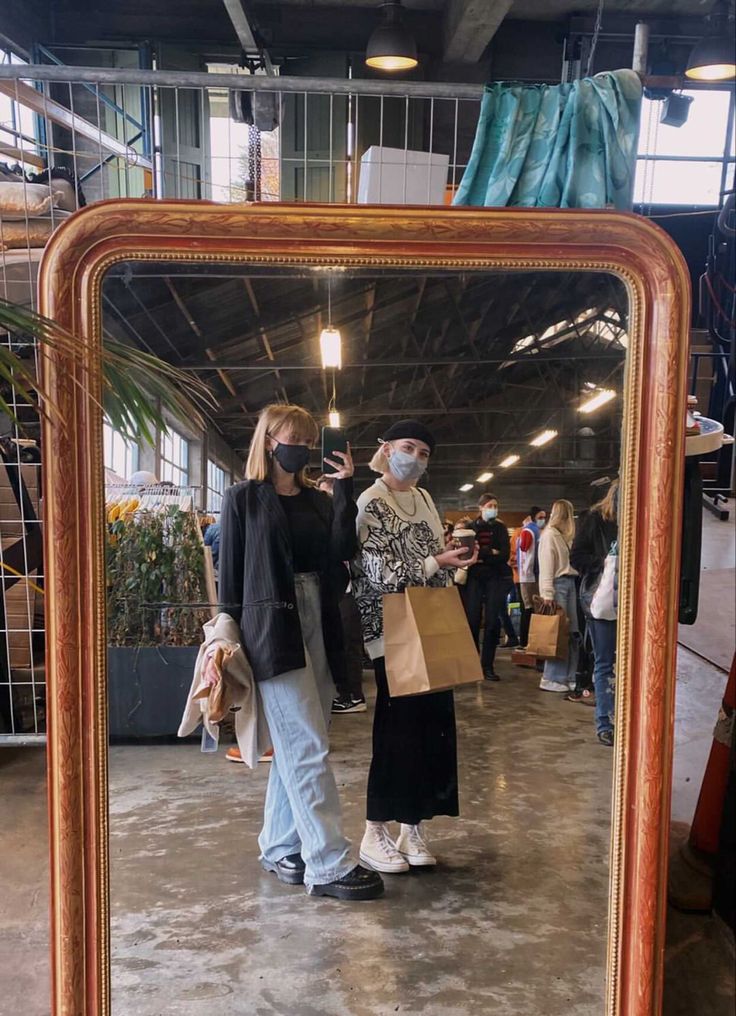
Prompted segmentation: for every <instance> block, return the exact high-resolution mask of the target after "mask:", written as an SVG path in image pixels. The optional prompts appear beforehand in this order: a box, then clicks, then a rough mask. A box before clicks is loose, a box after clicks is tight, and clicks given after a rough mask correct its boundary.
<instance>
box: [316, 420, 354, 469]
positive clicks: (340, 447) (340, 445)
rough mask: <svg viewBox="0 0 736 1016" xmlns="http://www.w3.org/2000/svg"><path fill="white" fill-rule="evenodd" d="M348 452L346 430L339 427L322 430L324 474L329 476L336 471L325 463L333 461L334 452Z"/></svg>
mask: <svg viewBox="0 0 736 1016" xmlns="http://www.w3.org/2000/svg"><path fill="white" fill-rule="evenodd" d="M347 450H348V438H347V434H346V433H345V431H344V430H342V429H341V428H339V427H323V428H322V472H323V473H324V474H325V475H326V476H329V475H330V474H331V473H334V472H335V470H334V469H333V467H332V466H330V465H328V464H327V463H326V462H325V459H326V458H327V459H331V458H332V457H333V455H332V453H333V452H346V451H347Z"/></svg>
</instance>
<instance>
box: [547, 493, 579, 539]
mask: <svg viewBox="0 0 736 1016" xmlns="http://www.w3.org/2000/svg"><path fill="white" fill-rule="evenodd" d="M547 525H548V527H549V528H551V529H557V530H558V532H560V533H562V535H563V536H564V538H565V540H566V541H567V542H568V544H572V541H573V540H574V539H575V509H574V508H573V506H572V502H570V501H566V500H565V499H564V498H560V500H559V501H555V502H554V504H553V505H552V511H551V513H550V516H549V522H548V523H547Z"/></svg>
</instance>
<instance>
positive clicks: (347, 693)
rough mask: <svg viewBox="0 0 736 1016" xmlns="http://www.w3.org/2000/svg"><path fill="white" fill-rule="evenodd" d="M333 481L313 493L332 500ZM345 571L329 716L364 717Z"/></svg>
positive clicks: (354, 615)
mask: <svg viewBox="0 0 736 1016" xmlns="http://www.w3.org/2000/svg"><path fill="white" fill-rule="evenodd" d="M333 488H334V481H333V479H332V476H331V475H322V476H320V478H319V480H318V481H317V489H318V490H321V491H322V492H323V493H325V494H328V495H329V496H330V497H332V496H333ZM345 567H346V570H347V575H346V587H345V592H344V593H343V594H342V597H341V598H340V620H341V621H342V635H343V642H344V645H345V661H344V664H345V665H344V667H343V668H341V670H340V673H339V674H335V687H336V688H337V697H336V698H335V700H334V701H333V703H332V713H333V715H339V714H341V713H364V712H365V711H366V709H367V706H366V704H365V695H364V694H363V630H362V628H361V623H360V611H359V610H358V604H357V603H356V602H355V597H354V596H353V590H352V587H351V584H350V566H349V565H348V564H346V565H345Z"/></svg>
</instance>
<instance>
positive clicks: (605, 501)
mask: <svg viewBox="0 0 736 1016" xmlns="http://www.w3.org/2000/svg"><path fill="white" fill-rule="evenodd" d="M617 493H618V479H616V480H614V481H613V483H612V484H611V486H610V487H609V488H608V490H607V491H606V493H605V494H604V496H603V497H602V498H601V499H600V501H598V502H596V504H594V505H593V507H592V508H591V509H590V510H591V511H592V512H598V514H599V515H600V516H601V518H603V519H605V520H606V522H615V521H616V494H617Z"/></svg>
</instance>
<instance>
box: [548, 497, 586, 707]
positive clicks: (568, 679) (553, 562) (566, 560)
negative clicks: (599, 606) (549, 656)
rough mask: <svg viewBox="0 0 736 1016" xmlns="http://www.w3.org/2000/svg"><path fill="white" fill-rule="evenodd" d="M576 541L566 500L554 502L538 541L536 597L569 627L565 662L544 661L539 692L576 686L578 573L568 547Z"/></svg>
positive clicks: (573, 517)
mask: <svg viewBox="0 0 736 1016" xmlns="http://www.w3.org/2000/svg"><path fill="white" fill-rule="evenodd" d="M574 538H575V516H574V514H573V506H572V504H571V503H570V502H569V501H565V500H560V501H555V503H554V504H553V505H552V513H551V515H550V517H549V521H548V523H547V526H546V528H545V530H544V532H543V533H542V537H541V539H540V541H539V595H540V596H541V597H542V600H543V601H544V604H545V606H547V607H552V606H558V607H562V609H563V610H564V611H565V614H566V615H567V620H568V622H569V624H570V641H569V645H568V652H567V659H564V660H558V659H554V660H545V663H544V674H543V675H542V680H541V681H540V683H539V687H540V688H541V689H542V691H552V692H564V693H565V694H566V693H567V692H568V691H570V690H571V689H572V688H574V687H575V673H576V671H577V667H578V652H579V643H580V627H579V625H578V605H577V591H576V588H575V578H576V576H577V572H576V571H575V569H574V568H573V567H572V565H571V564H570V548H571V547H572V541H573V539H574Z"/></svg>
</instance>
